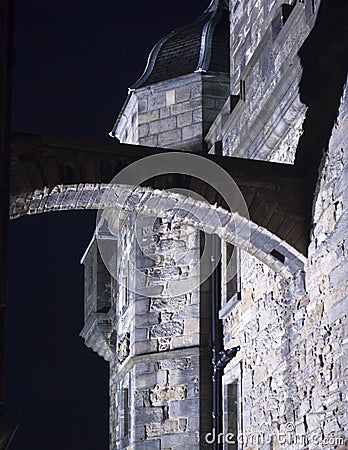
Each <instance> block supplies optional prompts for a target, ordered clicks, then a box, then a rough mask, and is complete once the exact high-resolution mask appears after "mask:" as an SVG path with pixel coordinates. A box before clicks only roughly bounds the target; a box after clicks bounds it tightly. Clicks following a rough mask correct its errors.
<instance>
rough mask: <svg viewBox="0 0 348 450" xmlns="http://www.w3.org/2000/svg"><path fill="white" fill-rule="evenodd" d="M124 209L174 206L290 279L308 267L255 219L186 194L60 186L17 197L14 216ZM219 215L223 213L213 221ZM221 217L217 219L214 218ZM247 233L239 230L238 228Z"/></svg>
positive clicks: (152, 210) (156, 210) (161, 210)
mask: <svg viewBox="0 0 348 450" xmlns="http://www.w3.org/2000/svg"><path fill="white" fill-rule="evenodd" d="M108 207H113V208H122V209H123V210H124V211H126V212H135V213H139V214H151V215H153V214H156V215H158V216H160V215H161V214H162V215H163V214H165V212H166V211H168V210H171V211H174V217H176V218H179V219H180V220H182V222H183V223H184V224H186V225H190V226H192V227H194V228H196V229H197V230H200V231H204V232H206V233H208V234H216V235H218V236H219V237H220V238H221V239H223V240H225V241H227V242H229V243H231V244H233V245H236V246H238V247H240V248H241V249H243V250H245V251H246V252H248V253H249V254H251V255H252V256H254V257H256V258H257V259H258V260H260V261H261V262H263V263H265V264H266V265H267V266H269V267H270V268H271V269H273V270H274V271H275V272H277V273H280V274H281V275H282V276H283V277H284V278H285V279H287V280H290V279H292V278H293V277H295V276H296V274H297V273H298V272H300V271H303V270H304V266H305V263H306V258H305V257H304V256H303V255H302V254H301V253H300V252H298V251H297V250H296V249H295V248H293V247H292V246H291V245H289V244H288V243H287V242H285V241H284V240H281V239H280V238H279V237H278V236H276V235H275V234H273V233H271V232H270V231H268V230H266V229H265V228H263V227H262V226H258V225H257V224H255V223H254V222H253V221H251V220H248V219H246V218H244V217H241V216H240V215H239V214H237V213H230V212H228V211H226V210H225V209H223V208H220V207H216V206H214V205H210V204H208V203H207V202H203V201H199V200H197V199H193V198H190V197H187V196H184V195H182V194H177V193H173V192H169V191H166V190H159V189H152V188H148V187H146V188H144V187H134V186H127V185H118V184H114V185H113V184H75V185H58V186H55V187H54V188H53V189H49V188H44V189H41V190H36V191H34V192H32V193H28V194H27V195H26V196H25V197H20V196H18V197H14V198H13V199H12V201H11V207H10V217H11V218H12V219H14V218H17V217H20V216H23V215H25V214H39V213H44V212H51V211H67V210H84V209H92V210H93V209H100V208H108ZM213 217H217V218H218V222H216V220H212V218H213ZM214 222H215V223H214ZM237 228H238V230H242V232H239V231H238V232H236V229H237Z"/></svg>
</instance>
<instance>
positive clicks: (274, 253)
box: [270, 249, 285, 263]
mask: <svg viewBox="0 0 348 450" xmlns="http://www.w3.org/2000/svg"><path fill="white" fill-rule="evenodd" d="M270 254H271V255H272V256H274V257H275V258H276V259H278V261H280V262H282V263H284V262H285V256H284V255H283V254H282V253H280V252H278V250H276V249H273V250H272V251H271V253H270Z"/></svg>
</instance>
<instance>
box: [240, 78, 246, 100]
mask: <svg viewBox="0 0 348 450" xmlns="http://www.w3.org/2000/svg"><path fill="white" fill-rule="evenodd" d="M239 98H240V99H241V100H242V101H243V102H245V80H240V82H239Z"/></svg>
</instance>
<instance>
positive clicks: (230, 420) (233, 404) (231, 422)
mask: <svg viewBox="0 0 348 450" xmlns="http://www.w3.org/2000/svg"><path fill="white" fill-rule="evenodd" d="M226 409H227V410H226V413H227V414H226V416H227V421H226V422H227V423H226V422H225V424H226V428H227V429H226V432H225V433H224V435H225V436H227V435H228V433H232V434H233V436H234V438H233V439H229V441H232V442H233V441H235V443H234V444H232V443H228V445H227V446H226V447H227V448H228V450H237V449H238V443H237V436H238V415H239V411H238V384H237V383H231V384H228V385H227V399H226Z"/></svg>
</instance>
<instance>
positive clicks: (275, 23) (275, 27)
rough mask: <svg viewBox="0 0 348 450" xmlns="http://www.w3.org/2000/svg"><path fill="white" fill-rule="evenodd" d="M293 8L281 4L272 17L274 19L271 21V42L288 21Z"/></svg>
mask: <svg viewBox="0 0 348 450" xmlns="http://www.w3.org/2000/svg"><path fill="white" fill-rule="evenodd" d="M293 8H294V5H287V4H283V5H281V6H280V8H279V10H278V12H277V14H276V16H275V17H274V19H273V20H272V23H271V29H272V39H273V40H274V39H275V38H276V37H277V36H278V34H279V33H280V30H281V29H282V28H283V26H284V24H285V22H286V21H287V20H288V18H289V16H290V14H291V11H292V10H293Z"/></svg>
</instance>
